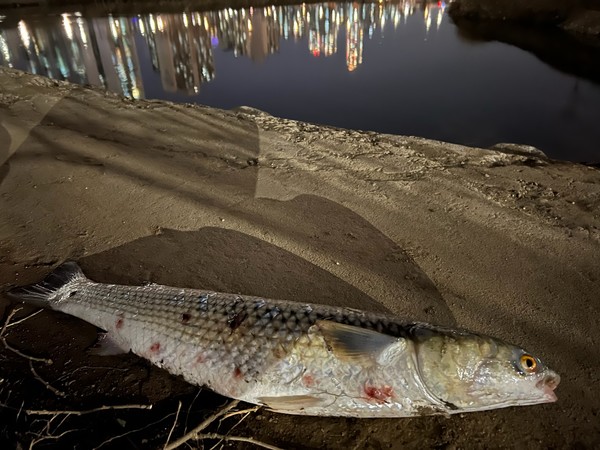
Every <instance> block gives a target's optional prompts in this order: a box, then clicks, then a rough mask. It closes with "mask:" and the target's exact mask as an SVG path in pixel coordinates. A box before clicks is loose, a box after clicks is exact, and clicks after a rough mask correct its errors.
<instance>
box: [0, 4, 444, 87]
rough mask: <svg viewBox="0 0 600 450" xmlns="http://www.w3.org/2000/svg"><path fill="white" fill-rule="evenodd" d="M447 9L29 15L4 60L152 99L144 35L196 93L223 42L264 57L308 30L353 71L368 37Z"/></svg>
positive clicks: (156, 65)
mask: <svg viewBox="0 0 600 450" xmlns="http://www.w3.org/2000/svg"><path fill="white" fill-rule="evenodd" d="M445 8H446V3H445V2H437V1H435V2H433V1H429V0H400V1H396V2H386V1H383V0H378V2H377V3H360V4H359V3H320V4H301V5H290V6H267V7H264V8H247V9H232V8H227V9H223V10H220V11H209V12H185V13H179V14H163V13H160V14H147V15H135V16H132V17H113V16H111V15H109V16H108V17H104V18H102V17H100V18H98V17H94V18H85V17H83V16H82V14H81V13H79V12H78V13H75V14H67V13H65V14H62V15H60V16H58V17H57V18H56V19H55V18H53V17H49V18H47V19H46V20H44V21H27V22H26V21H24V20H21V21H19V22H18V25H17V27H16V28H9V27H3V26H2V25H0V64H2V65H5V66H9V67H17V68H23V69H26V70H29V71H31V72H33V73H39V74H42V75H46V76H49V77H54V78H61V79H67V80H70V81H73V82H77V83H81V84H92V85H98V86H103V87H105V88H107V89H109V90H111V91H115V92H119V93H121V94H123V95H126V96H130V97H133V98H143V97H144V88H143V80H142V70H141V66H140V62H139V51H140V50H141V49H140V48H138V47H139V46H140V45H141V44H140V43H144V45H146V46H147V50H148V52H149V54H150V60H151V63H152V68H153V70H154V71H156V72H158V73H159V74H160V78H161V81H162V85H163V88H164V90H165V91H168V92H184V93H187V94H190V95H192V94H196V93H198V92H199V90H200V87H201V85H202V84H203V83H206V82H209V81H211V80H213V79H214V78H215V76H216V70H215V65H214V55H213V51H214V49H215V48H217V47H218V48H220V49H222V50H231V51H232V52H233V54H234V55H235V56H244V57H248V58H250V59H251V60H253V61H255V62H260V61H264V60H265V59H266V58H267V57H268V55H270V54H272V53H275V52H278V51H279V49H280V43H281V41H282V40H289V39H292V40H293V41H294V42H299V41H301V40H303V39H306V42H307V45H308V51H309V53H310V54H311V55H313V56H314V57H318V58H320V57H330V56H332V55H334V54H336V53H338V51H340V49H339V47H340V45H342V46H343V48H342V50H341V51H344V48H345V60H346V68H347V70H348V71H350V72H353V71H356V70H357V69H358V68H359V66H360V65H361V64H362V63H363V50H364V40H365V37H367V38H368V39H372V38H373V36H374V35H375V33H376V32H377V31H380V32H381V33H382V32H383V28H384V27H385V26H386V24H388V23H389V24H391V25H392V26H393V28H394V29H395V28H397V27H398V26H399V25H400V24H402V23H406V19H407V16H409V15H413V14H416V13H418V12H420V13H421V14H422V18H423V24H424V27H425V28H426V30H427V31H429V30H430V27H431V24H432V21H435V22H434V23H435V24H436V28H439V26H440V24H441V22H442V20H443V17H444V10H445ZM56 20H58V21H59V23H56V22H55V21H56ZM382 37H383V34H382Z"/></svg>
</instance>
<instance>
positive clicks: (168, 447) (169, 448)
mask: <svg viewBox="0 0 600 450" xmlns="http://www.w3.org/2000/svg"><path fill="white" fill-rule="evenodd" d="M239 403H240V401H239V400H232V401H231V402H229V404H227V405H226V406H224V407H223V408H222V409H221V410H220V411H217V412H216V413H214V414H213V415H211V416H210V417H208V418H207V419H206V420H204V421H202V422H201V423H200V424H199V425H198V426H197V427H196V428H194V429H193V430H192V431H190V432H189V433H186V434H185V435H183V436H182V437H180V438H179V439H177V440H176V441H175V442H172V443H171V444H169V445H166V446H165V447H164V449H163V450H174V449H176V448H177V447H179V446H180V445H182V444H185V443H186V442H187V441H189V440H191V439H195V438H196V436H198V434H199V433H200V432H201V431H202V430H204V429H205V428H206V427H207V426H209V425H210V424H211V423H213V422H214V421H215V420H217V419H218V418H219V417H221V416H223V415H225V414H227V413H228V412H229V411H231V410H232V409H233V408H235V407H236V406H237V405H238V404H239Z"/></svg>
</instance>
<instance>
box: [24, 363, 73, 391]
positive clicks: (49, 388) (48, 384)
mask: <svg viewBox="0 0 600 450" xmlns="http://www.w3.org/2000/svg"><path fill="white" fill-rule="evenodd" d="M29 368H30V369H31V373H32V374H33V376H34V377H35V379H36V380H38V381H39V382H40V383H42V384H43V385H44V386H46V389H48V390H50V391H52V392H53V393H54V394H55V395H58V396H59V397H66V396H67V394H65V393H64V392H63V391H59V390H58V389H56V388H55V387H54V386H52V385H50V383H48V382H47V381H46V380H44V379H43V378H42V377H40V375H39V374H38V373H37V372H36V371H35V368H34V367H33V361H31V360H29Z"/></svg>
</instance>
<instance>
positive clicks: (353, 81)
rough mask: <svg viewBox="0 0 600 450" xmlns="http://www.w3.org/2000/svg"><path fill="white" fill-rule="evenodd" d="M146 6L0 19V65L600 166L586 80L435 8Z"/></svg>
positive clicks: (411, 0) (139, 94)
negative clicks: (463, 29)
mask: <svg viewBox="0 0 600 450" xmlns="http://www.w3.org/2000/svg"><path fill="white" fill-rule="evenodd" d="M145 11H146V12H144V13H143V14H141V13H140V14H135V13H131V14H126V15H120V14H114V15H110V14H98V13H97V12H95V13H94V14H87V13H80V12H69V13H64V14H53V15H52V14H50V15H49V14H44V15H34V16H29V15H28V16H25V17H17V16H14V13H12V15H11V14H8V13H6V12H5V13H4V14H6V15H5V16H0V20H2V21H1V22H0V64H1V65H5V66H10V67H14V68H17V69H21V70H26V71H29V72H32V73H36V74H41V75H45V76H48V77H52V78H56V79H64V80H70V81H72V82H75V83H80V84H91V85H96V86H103V87H105V88H106V89H108V90H110V91H114V92H117V93H121V94H124V95H126V96H129V97H133V98H149V99H165V100H171V101H175V102H187V103H200V104H205V105H210V106H215V107H220V108H232V107H235V106H240V105H248V106H252V107H255V108H258V109H261V110H264V111H267V112H269V113H271V114H273V115H277V116H281V117H287V118H292V119H298V120H303V121H309V122H314V123H320V124H328V125H334V126H339V127H345V128H355V129H362V130H374V131H379V132H384V133H393V134H408V135H416V136H423V137H427V138H433V139H439V140H443V141H449V142H456V143H461V144H468V145H477V146H483V147H485V146H490V145H493V144H495V143H498V142H516V143H522V144H528V145H534V146H536V147H538V148H540V149H542V150H543V151H545V152H546V153H547V154H548V155H549V156H551V157H553V158H557V159H565V160H571V161H588V162H599V161H600V145H599V143H600V126H599V125H598V124H599V122H598V119H600V86H599V85H598V84H597V81H595V80H594V79H590V78H589V77H585V76H582V75H578V74H577V72H576V71H575V74H573V73H571V74H570V73H566V72H565V71H564V70H560V71H559V70H557V69H555V68H553V66H552V65H549V64H547V63H545V62H542V60H540V59H538V57H536V56H534V55H533V54H532V53H529V52H527V51H524V50H521V49H520V48H518V47H516V46H512V45H508V44H503V43H500V42H497V41H474V40H472V39H466V38H464V37H461V36H462V35H461V33H460V32H459V29H458V28H457V27H456V26H455V25H454V24H453V22H452V20H451V19H450V18H449V17H448V14H447V5H446V3H444V2H427V1H415V0H404V1H400V2H380V3H361V4H359V3H320V4H319V3H316V4H297V5H289V6H267V7H255V8H246V9H231V8H227V9H222V10H215V11H193V10H188V11H186V12H180V13H158V12H155V13H148V12H147V8H145ZM463 35H464V34H463ZM567 72H568V71H567ZM0 89H1V88H0Z"/></svg>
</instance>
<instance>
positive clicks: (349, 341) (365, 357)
mask: <svg viewBox="0 0 600 450" xmlns="http://www.w3.org/2000/svg"><path fill="white" fill-rule="evenodd" d="M317 327H318V328H319V330H320V331H321V333H322V335H323V338H324V339H325V343H326V344H327V345H328V346H329V348H330V349H331V351H332V352H333V353H334V354H335V356H337V357H338V358H340V359H342V360H348V359H349V360H357V361H362V362H365V361H370V362H372V363H381V361H380V356H381V355H382V354H384V353H387V352H386V350H388V349H390V348H391V347H393V348H396V351H397V350H398V349H401V348H403V347H404V346H405V345H406V344H405V341H404V339H402V338H397V337H394V336H390V335H388V334H384V333H379V332H378V331H374V330H369V329H367V328H361V327H355V326H353V325H346V324H343V323H337V322H332V321H330V320H318V321H317ZM384 359H385V358H384Z"/></svg>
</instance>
